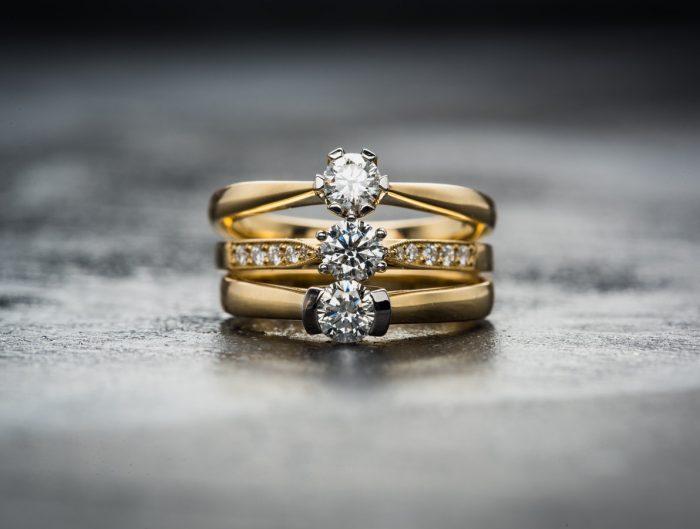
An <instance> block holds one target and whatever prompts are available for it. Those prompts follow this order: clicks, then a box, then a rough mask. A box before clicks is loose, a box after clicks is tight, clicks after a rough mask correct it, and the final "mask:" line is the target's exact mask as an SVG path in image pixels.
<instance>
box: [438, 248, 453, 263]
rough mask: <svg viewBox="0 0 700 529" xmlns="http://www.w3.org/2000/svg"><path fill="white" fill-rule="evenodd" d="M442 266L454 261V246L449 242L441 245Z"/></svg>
mask: <svg viewBox="0 0 700 529" xmlns="http://www.w3.org/2000/svg"><path fill="white" fill-rule="evenodd" d="M441 258H442V266H452V263H454V262H455V247H454V246H452V245H451V244H448V245H447V246H443V247H442V253H441Z"/></svg>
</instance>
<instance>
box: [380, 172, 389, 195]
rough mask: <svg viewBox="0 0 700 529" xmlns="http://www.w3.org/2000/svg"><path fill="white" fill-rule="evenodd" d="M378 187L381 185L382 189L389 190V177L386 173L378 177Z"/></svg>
mask: <svg viewBox="0 0 700 529" xmlns="http://www.w3.org/2000/svg"><path fill="white" fill-rule="evenodd" d="M379 187H381V188H382V190H383V191H389V177H388V176H387V175H382V176H380V177H379Z"/></svg>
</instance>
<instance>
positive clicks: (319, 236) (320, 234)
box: [316, 230, 328, 241]
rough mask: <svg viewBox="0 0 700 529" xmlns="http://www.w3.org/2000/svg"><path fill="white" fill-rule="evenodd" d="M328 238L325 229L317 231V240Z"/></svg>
mask: <svg viewBox="0 0 700 529" xmlns="http://www.w3.org/2000/svg"><path fill="white" fill-rule="evenodd" d="M327 238H328V233H327V232H325V231H323V230H319V231H317V232H316V239H317V240H319V241H325V240H326V239H327Z"/></svg>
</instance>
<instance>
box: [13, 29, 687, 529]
mask: <svg viewBox="0 0 700 529" xmlns="http://www.w3.org/2000/svg"><path fill="white" fill-rule="evenodd" d="M695 44H696V42H695V41H694V40H693V39H691V38H690V36H689V35H683V34H661V35H658V34H655V33H650V34H645V33H636V34H619V33H617V32H613V31H610V32H607V33H600V32H598V33H595V34H591V35H579V36H571V35H569V36H566V35H563V34H559V35H540V36H537V37H535V36H526V35H525V36H518V35H507V34H503V35H501V34H494V35H485V34H482V35H477V36H473V37H470V38H462V39H457V38H437V37H433V38H426V39H424V40H421V39H413V40H402V39H389V40H383V41H375V40H374V39H372V38H369V37H364V38H362V39H359V40H353V41H348V42H334V43H330V44H329V43H323V42H321V43H319V42H311V41H309V42H297V41H294V42H283V41H273V42H269V41H262V40H261V41H238V42H237V41H231V42H226V43H202V44H199V45H193V44H189V45H184V44H182V43H179V44H178V43H175V44H173V45H170V46H165V45H159V46H153V45H150V44H149V45H146V44H142V45H133V46H119V45H118V44H117V43H115V44H113V45H104V44H94V43H84V44H81V45H74V46H54V47H51V46H49V47H39V46H37V47H34V48H32V47H31V46H22V45H19V44H18V45H17V46H15V47H6V48H4V49H3V50H2V51H0V55H1V57H2V61H3V64H4V67H3V69H2V73H0V77H1V82H0V118H1V120H2V127H0V175H1V177H0V206H1V207H0V254H1V256H2V257H1V259H0V344H1V349H0V527H2V529H6V528H7V529H10V528H12V529H14V528H35V527H36V528H38V527H42V528H43V527H54V528H63V527H65V528H71V529H76V528H83V527H85V528H98V527H99V528H100V529H109V528H119V529H124V528H136V527H144V528H146V527H147V528H168V529H176V528H183V529H194V528H203V527H226V528H231V527H235V528H239V527H240V528H258V527H259V528H281V527H284V528H300V529H301V528H304V529H308V528H317V527H318V528H321V527H323V528H326V527H336V528H358V527H362V528H364V529H371V528H390V527H403V528H425V527H435V528H453V527H454V528H465V527H470V528H471V527H473V528H487V529H488V528H494V529H503V528H510V527H512V528H518V529H527V528H533V529H534V528H536V529H543V528H549V527H571V528H608V527H609V528H621V527H630V528H659V527H665V528H682V527H696V526H697V524H698V516H700V505H699V503H698V501H697V494H698V488H699V487H700V458H699V451H700V411H699V410H700V346H699V340H700V324H699V319H700V318H699V317H700V273H699V272H698V270H699V268H700V267H699V265H698V263H699V262H700V247H699V246H698V238H699V237H698V233H699V231H700V209H699V208H698V202H699V200H700V175H699V174H698V173H699V167H700V112H699V111H700V92H698V74H697V67H696V66H697V65H696V64H695V63H696V61H695V59H696V57H695V53H694V49H695V48H693V46H694V45H695ZM336 145H344V146H346V147H347V148H350V149H355V148H359V147H361V146H363V145H364V146H371V147H373V148H374V149H375V150H376V151H377V152H378V153H379V154H380V157H381V160H382V168H383V170H385V171H386V172H387V173H388V174H389V175H390V177H394V178H396V179H401V180H415V181H441V182H455V183H461V184H466V185H470V186H473V187H476V188H478V189H480V190H483V191H485V192H487V193H488V194H490V195H491V196H492V197H494V199H495V200H496V202H497V204H498V207H499V225H498V228H497V231H496V233H495V234H494V235H493V237H491V241H490V242H492V243H493V244H494V245H495V248H496V259H497V261H496V266H497V273H496V274H495V281H496V287H497V303H496V307H495V310H494V312H493V315H492V317H491V318H490V319H489V321H488V322H486V323H484V324H482V325H479V326H477V327H476V328H471V329H465V328H455V327H452V326H443V327H438V328H435V327H404V328H398V327H396V328H393V329H392V330H391V331H390V333H389V335H388V336H387V337H386V338H385V339H372V340H368V341H367V342H366V343H364V344H363V345H361V346H357V347H340V346H335V347H333V346H330V345H328V344H327V343H325V342H324V341H323V340H320V339H316V338H309V337H307V336H306V335H305V334H304V333H303V332H302V331H301V330H300V329H299V327H298V326H295V325H293V324H290V323H275V322H267V323H266V322H255V323H253V324H252V325H251V324H250V322H241V321H237V320H234V319H230V318H227V316H226V315H225V314H224V313H222V312H221V311H220V308H219V306H218V300H217V288H218V280H219V275H220V274H219V272H217V271H215V270H214V269H213V256H212V249H213V243H214V241H215V240H216V237H215V236H214V235H213V234H212V233H210V229H209V227H208V225H207V223H206V215H205V213H206V203H207V199H208V196H209V194H210V193H211V192H212V191H214V190H215V189H216V188H218V187H220V186H222V185H225V184H227V183H230V182H232V181H235V180H239V179H260V178H295V179H298V178H304V177H310V176H311V175H312V174H313V173H314V172H315V171H317V170H318V169H319V168H320V167H321V164H322V162H323V155H324V153H325V152H327V151H328V150H329V149H330V148H332V147H335V146H336ZM391 214H395V212H392V213H391ZM329 220H330V219H329ZM270 302H271V303H274V300H270Z"/></svg>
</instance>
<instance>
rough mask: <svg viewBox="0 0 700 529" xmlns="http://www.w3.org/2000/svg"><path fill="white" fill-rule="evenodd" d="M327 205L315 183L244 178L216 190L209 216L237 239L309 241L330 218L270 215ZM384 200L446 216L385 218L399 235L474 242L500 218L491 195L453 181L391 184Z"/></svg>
mask: <svg viewBox="0 0 700 529" xmlns="http://www.w3.org/2000/svg"><path fill="white" fill-rule="evenodd" d="M322 203H323V200H322V199H321V198H320V197H319V196H318V194H317V192H316V191H314V189H313V188H312V184H311V183H310V182H290V181H256V182H240V183H237V184H232V185H230V186H228V187H225V188H223V189H220V190H219V191H217V192H216V193H214V195H213V196H212V198H211V200H210V204H209V219H210V221H211V222H212V224H213V225H214V227H215V228H216V229H217V230H218V231H219V232H220V233H222V234H223V235H226V236H228V237H232V238H242V239H287V238H301V239H307V238H312V237H313V236H314V235H315V233H316V232H317V231H318V230H322V229H325V228H327V225H328V222H327V221H324V220H320V219H298V218H295V217H288V216H283V215H269V213H271V212H274V211H279V210H283V209H287V208H296V207H302V206H313V205H319V204H322ZM380 203H381V204H384V205H388V206H398V207H404V208H409V209H413V210H417V211H423V212H426V213H430V214H433V215H440V216H441V217H442V218H433V217H430V218H427V219H417V220H399V221H387V222H382V226H383V227H384V228H385V229H386V231H387V233H388V236H389V237H391V238H394V239H453V240H474V239H478V238H479V237H481V236H482V235H483V234H485V233H486V232H487V231H489V230H490V229H492V228H493V227H494V225H495V222H496V211H495V207H494V205H493V201H492V200H491V199H490V198H489V197H487V196H486V195H484V194H482V193H480V192H478V191H475V190H474V189H470V188H467V187H462V186H457V185H451V184H422V183H392V184H391V187H390V188H389V190H388V191H387V192H386V193H385V194H384V195H383V196H382V197H381V200H380ZM251 217H255V218H254V219H251Z"/></svg>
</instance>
